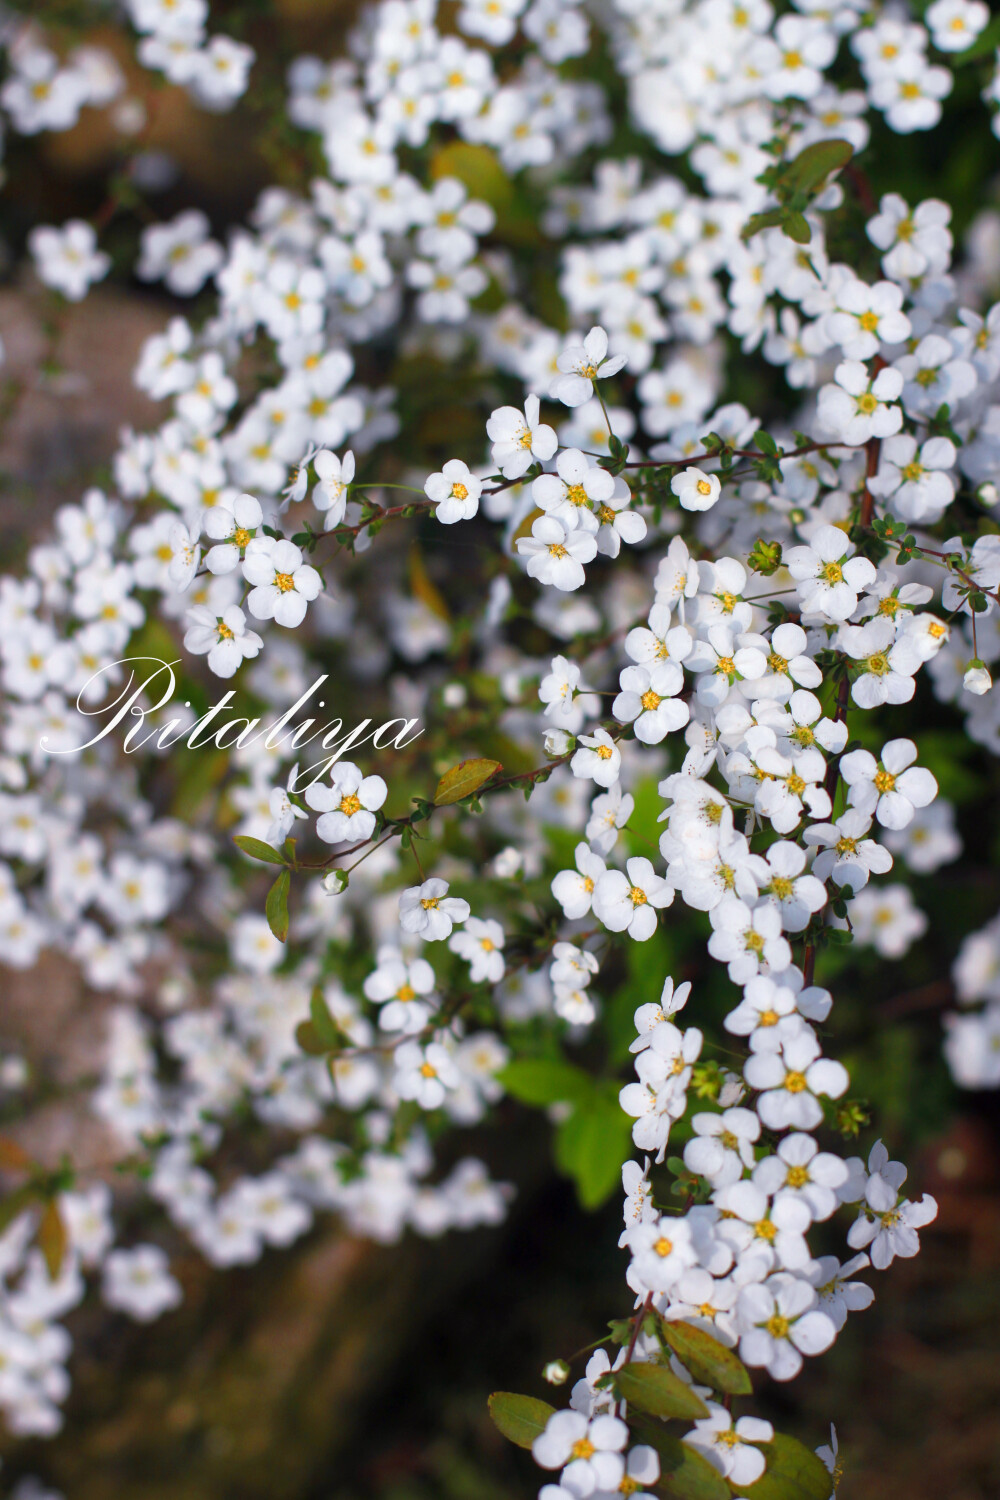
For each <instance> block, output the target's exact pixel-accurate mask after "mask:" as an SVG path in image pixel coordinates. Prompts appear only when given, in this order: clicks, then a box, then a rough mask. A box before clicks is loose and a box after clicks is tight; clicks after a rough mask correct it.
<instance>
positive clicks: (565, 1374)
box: [542, 1359, 569, 1385]
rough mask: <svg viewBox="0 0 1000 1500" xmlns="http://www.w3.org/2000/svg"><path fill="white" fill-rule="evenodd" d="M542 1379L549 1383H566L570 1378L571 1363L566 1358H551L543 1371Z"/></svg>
mask: <svg viewBox="0 0 1000 1500" xmlns="http://www.w3.org/2000/svg"><path fill="white" fill-rule="evenodd" d="M542 1379H543V1380H547V1381H548V1383H549V1385H565V1383H566V1381H567V1380H568V1379H569V1365H568V1364H567V1363H566V1361H565V1360H564V1359H553V1360H550V1361H549V1363H548V1364H547V1365H546V1366H545V1369H544V1370H543V1371H542Z"/></svg>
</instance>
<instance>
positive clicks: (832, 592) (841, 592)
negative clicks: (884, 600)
mask: <svg viewBox="0 0 1000 1500" xmlns="http://www.w3.org/2000/svg"><path fill="white" fill-rule="evenodd" d="M785 563H786V565H787V567H788V571H789V572H790V573H791V575H792V577H793V578H794V579H796V580H797V582H798V586H799V589H798V592H799V598H800V599H801V601H802V608H803V611H804V612H806V613H808V614H819V615H825V616H826V618H827V619H828V620H846V619H848V618H849V617H850V616H851V615H852V614H853V613H854V611H855V610H856V609H857V607H858V595H859V594H860V593H861V591H862V589H864V588H866V587H867V585H868V584H870V583H872V582H873V581H874V579H875V574H876V571H877V570H876V568H875V565H874V563H871V562H869V560H868V558H867V557H855V556H854V544H853V542H850V541H849V540H848V538H847V536H846V534H845V533H844V532H843V531H841V529H840V528H839V526H820V527H818V528H817V530H816V531H814V532H813V535H812V538H811V540H810V542H809V545H808V547H791V548H790V549H789V550H788V552H787V553H786V554H785ZM812 685H813V684H809V686H812Z"/></svg>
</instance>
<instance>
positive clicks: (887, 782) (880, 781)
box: [875, 771, 896, 792]
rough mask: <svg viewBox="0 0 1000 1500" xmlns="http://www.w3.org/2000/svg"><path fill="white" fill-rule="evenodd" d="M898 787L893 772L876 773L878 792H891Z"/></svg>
mask: <svg viewBox="0 0 1000 1500" xmlns="http://www.w3.org/2000/svg"><path fill="white" fill-rule="evenodd" d="M895 785H896V778H895V776H893V774H892V772H891V771H876V772H875V790H876V791H878V792H891V791H892V789H893V787H894V786H895Z"/></svg>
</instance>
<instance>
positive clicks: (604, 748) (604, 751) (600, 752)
mask: <svg viewBox="0 0 1000 1500" xmlns="http://www.w3.org/2000/svg"><path fill="white" fill-rule="evenodd" d="M614 753H615V752H614V751H613V750H612V748H611V746H610V745H598V747H597V758H598V760H610V759H611V757H612V755H614Z"/></svg>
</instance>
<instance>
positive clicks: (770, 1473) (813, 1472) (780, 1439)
mask: <svg viewBox="0 0 1000 1500" xmlns="http://www.w3.org/2000/svg"><path fill="white" fill-rule="evenodd" d="M758 1446H759V1448H760V1451H761V1452H762V1453H763V1455H764V1457H765V1459H766V1461H767V1468H766V1470H765V1471H764V1473H763V1475H762V1476H761V1478H760V1479H758V1480H757V1481H756V1483H754V1484H751V1485H747V1486H746V1487H745V1488H742V1489H741V1488H736V1487H735V1486H734V1487H733V1488H734V1493H735V1494H737V1495H748V1496H752V1500H829V1496H830V1489H831V1486H832V1483H833V1481H832V1480H831V1478H830V1472H829V1470H828V1469H827V1467H826V1464H824V1463H823V1461H822V1460H821V1459H819V1458H817V1457H816V1455H815V1453H814V1452H813V1451H812V1449H811V1448H807V1447H806V1446H805V1444H804V1443H800V1442H799V1440H798V1439H797V1438H793V1437H787V1436H786V1435H785V1433H783V1432H778V1433H775V1436H774V1442H773V1443H760V1444H758Z"/></svg>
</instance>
